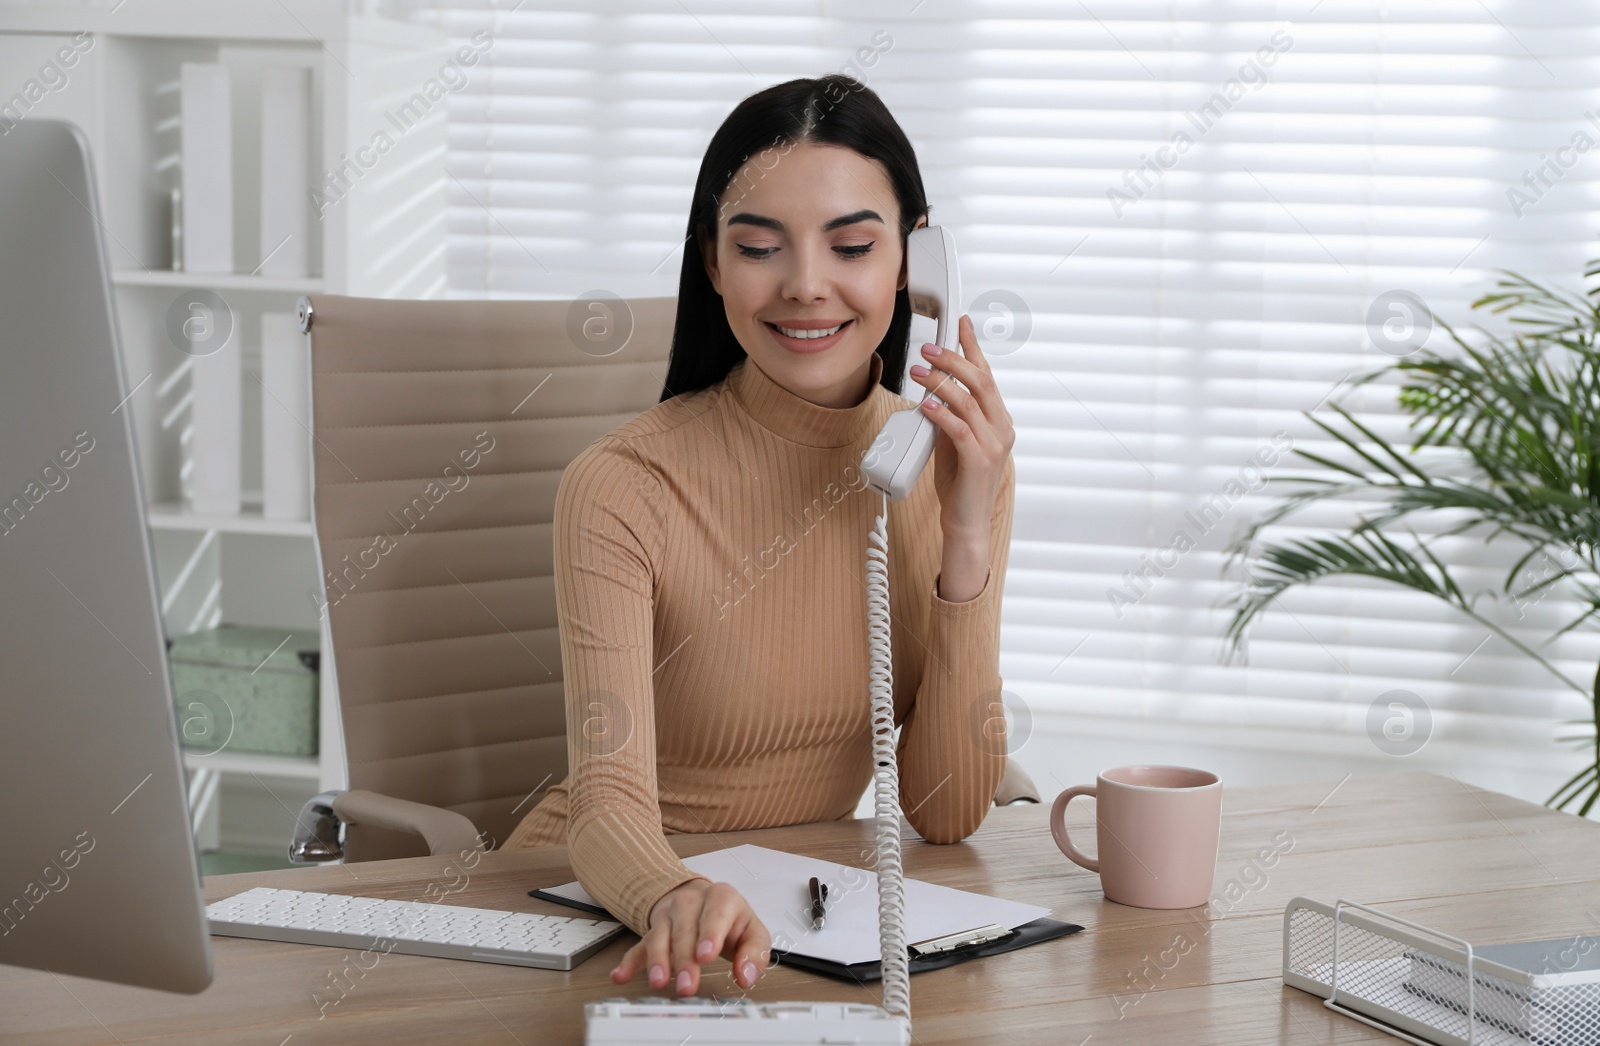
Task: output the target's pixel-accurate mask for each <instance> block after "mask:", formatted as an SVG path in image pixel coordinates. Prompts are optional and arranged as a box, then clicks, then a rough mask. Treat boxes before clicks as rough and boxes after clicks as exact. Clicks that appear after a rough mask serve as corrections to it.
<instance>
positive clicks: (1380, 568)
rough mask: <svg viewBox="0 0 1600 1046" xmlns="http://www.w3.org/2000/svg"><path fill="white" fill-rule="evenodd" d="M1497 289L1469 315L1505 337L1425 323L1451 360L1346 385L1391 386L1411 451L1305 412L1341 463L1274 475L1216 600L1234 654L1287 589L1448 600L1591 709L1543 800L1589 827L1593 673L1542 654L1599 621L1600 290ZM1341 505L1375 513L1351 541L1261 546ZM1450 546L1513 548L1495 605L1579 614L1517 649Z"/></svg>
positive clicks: (1598, 792)
mask: <svg viewBox="0 0 1600 1046" xmlns="http://www.w3.org/2000/svg"><path fill="white" fill-rule="evenodd" d="M1597 273H1600V261H1594V262H1590V263H1589V264H1588V266H1587V267H1586V268H1585V270H1584V276H1585V277H1593V276H1595V275H1596V274H1597ZM1496 287H1497V288H1498V289H1497V290H1496V291H1494V292H1491V293H1489V294H1485V295H1484V296H1483V297H1481V298H1479V299H1478V300H1477V301H1474V302H1473V303H1472V307H1473V308H1474V309H1478V308H1486V309H1488V310H1489V311H1490V312H1493V313H1505V314H1506V318H1507V319H1508V320H1509V331H1508V332H1507V333H1506V334H1504V335H1500V334H1495V333H1491V332H1490V331H1488V330H1485V329H1484V328H1482V327H1477V328H1476V333H1475V335H1474V336H1473V338H1472V340H1471V342H1470V343H1469V341H1468V340H1467V339H1464V338H1463V337H1462V336H1461V335H1460V334H1459V333H1457V331H1455V330H1454V329H1453V328H1451V327H1450V326H1449V325H1448V324H1446V323H1444V321H1443V320H1442V319H1441V318H1440V317H1438V316H1437V315H1434V316H1433V322H1434V323H1435V324H1436V325H1438V327H1439V328H1440V329H1442V330H1443V331H1444V332H1445V333H1446V334H1447V335H1448V340H1449V342H1451V343H1452V345H1453V348H1451V349H1450V350H1449V351H1448V354H1445V353H1436V352H1432V351H1429V350H1426V349H1424V350H1420V351H1417V352H1415V353H1414V354H1410V355H1405V356H1401V357H1399V358H1397V359H1396V360H1394V361H1393V362H1392V363H1390V364H1388V365H1386V366H1384V367H1382V368H1380V369H1378V370H1375V371H1373V372H1371V373H1369V374H1366V375H1364V376H1362V377H1359V378H1356V379H1354V382H1355V383H1357V384H1359V383H1363V382H1370V381H1373V380H1376V379H1379V378H1381V377H1384V376H1386V375H1397V376H1398V378H1399V381H1400V389H1399V402H1400V407H1401V409H1402V411H1403V412H1404V413H1406V414H1408V415H1410V429H1411V431H1412V432H1413V433H1414V439H1413V440H1412V442H1411V446H1410V448H1409V449H1408V450H1407V449H1397V448H1396V447H1395V446H1392V445H1391V444H1390V443H1389V442H1387V441H1386V440H1384V439H1382V438H1380V437H1379V436H1378V435H1376V434H1375V433H1373V432H1372V431H1371V430H1370V429H1369V428H1368V427H1367V426H1365V425H1363V424H1361V422H1359V421H1357V420H1356V418H1355V417H1353V416H1352V415H1351V414H1350V413H1349V412H1348V411H1346V410H1344V409H1343V408H1342V407H1340V406H1339V405H1337V404H1332V405H1331V408H1332V410H1333V412H1334V413H1335V414H1336V415H1338V417H1337V419H1334V420H1328V421H1325V420H1323V419H1322V418H1318V417H1315V416H1313V415H1311V414H1309V413H1308V414H1307V415H1306V416H1307V417H1308V418H1310V420H1311V421H1312V422H1313V423H1314V424H1315V425H1317V426H1318V427H1319V428H1320V429H1322V430H1323V431H1324V432H1326V433H1327V434H1328V435H1329V436H1331V437H1332V438H1333V439H1334V440H1336V441H1337V442H1338V443H1339V444H1340V445H1341V453H1340V454H1339V456H1340V457H1343V458H1346V460H1342V461H1341V460H1335V459H1334V458H1333V457H1328V456H1323V455H1319V454H1316V453H1312V452H1310V451H1304V450H1298V451H1296V453H1297V454H1299V455H1300V456H1301V457H1303V458H1305V459H1307V460H1309V461H1312V462H1315V463H1317V464H1319V465H1322V466H1324V467H1325V468H1327V469H1329V470H1331V472H1327V473H1323V474H1322V475H1317V476H1311V475H1301V476H1286V477H1283V478H1282V479H1279V480H1277V482H1280V483H1288V484H1291V485H1292V486H1293V488H1294V489H1293V490H1292V491H1291V492H1289V493H1288V494H1287V495H1286V496H1285V497H1283V498H1281V499H1279V500H1278V501H1277V502H1276V503H1275V504H1274V505H1273V506H1272V507H1271V508H1270V509H1269V510H1268V511H1267V512H1265V513H1264V514H1263V515H1261V516H1260V517H1259V518H1257V519H1255V520H1254V521H1252V522H1251V523H1250V524H1249V526H1248V527H1247V528H1246V529H1245V531H1244V532H1243V533H1242V534H1241V535H1240V536H1239V537H1238V538H1237V539H1236V540H1235V541H1234V542H1233V543H1232V544H1231V545H1230V546H1229V547H1228V550H1227V551H1228V555H1227V567H1226V568H1225V569H1229V570H1236V569H1237V568H1238V567H1239V566H1240V565H1241V564H1243V565H1245V566H1246V567H1247V572H1246V580H1245V581H1244V583H1243V584H1242V585H1241V586H1240V587H1239V588H1238V589H1237V590H1235V591H1234V592H1232V593H1231V594H1230V595H1229V596H1228V597H1227V598H1226V601H1225V605H1226V606H1227V607H1229V608H1231V609H1232V611H1233V615H1232V617H1231V619H1230V621H1229V623H1228V626H1227V631H1226V639H1227V648H1228V653H1229V654H1230V656H1236V655H1238V654H1240V653H1241V650H1242V645H1243V643H1244V640H1245V638H1246V635H1247V632H1248V629H1249V627H1250V625H1251V622H1253V621H1254V620H1255V619H1256V617H1257V616H1259V615H1260V614H1261V613H1262V612H1263V611H1265V610H1266V609H1267V608H1268V607H1270V606H1271V605H1272V604H1273V602H1274V601H1276V600H1277V599H1278V598H1279V597H1280V596H1281V595H1283V594H1284V593H1285V592H1286V591H1288V590H1289V589H1291V588H1293V587H1294V586H1296V585H1309V584H1313V583H1315V582H1317V581H1320V580H1322V579H1324V578H1331V577H1338V576H1345V577H1364V578H1375V579H1378V580H1381V581H1385V582H1389V583H1392V584H1395V585H1401V586H1404V587H1406V588H1409V589H1413V590H1415V591H1418V592H1425V593H1427V594H1428V595H1430V596H1434V597H1436V598H1438V599H1440V600H1443V601H1444V602H1446V603H1448V604H1450V606H1452V607H1454V608H1455V609H1456V610H1457V611H1459V612H1460V613H1462V614H1464V615H1466V617H1468V618H1470V619H1472V620H1474V621H1476V622H1478V623H1479V624H1481V625H1483V627H1484V628H1486V629H1488V630H1489V631H1490V632H1492V633H1493V634H1495V635H1497V636H1499V637H1500V638H1501V639H1504V640H1505V641H1506V642H1507V643H1509V644H1511V645H1512V646H1513V647H1515V648H1516V649H1518V650H1520V651H1521V652H1522V653H1524V654H1526V655H1527V656H1529V657H1531V658H1533V659H1534V660H1535V661H1537V662H1538V663H1539V664H1540V665H1542V666H1544V668H1545V669H1547V670H1549V672H1550V673H1551V674H1552V675H1554V676H1555V678H1557V679H1558V680H1560V681H1561V683H1562V684H1563V685H1565V686H1568V687H1570V688H1572V689H1573V690H1576V691H1577V692H1578V693H1580V694H1583V695H1584V696H1585V697H1586V698H1588V699H1589V700H1590V701H1591V702H1592V706H1591V707H1592V709H1593V711H1592V714H1591V716H1590V719H1589V720H1573V721H1569V722H1570V723H1572V724H1576V725H1578V726H1579V730H1578V731H1577V732H1576V733H1574V734H1571V735H1569V736H1566V737H1563V738H1561V739H1560V740H1562V741H1569V742H1579V743H1582V744H1584V745H1585V746H1587V747H1588V749H1589V754H1590V755H1591V756H1592V758H1591V759H1590V765H1589V766H1588V767H1587V768H1586V769H1584V770H1582V771H1580V772H1579V773H1578V774H1576V775H1574V776H1573V777H1572V778H1571V779H1570V780H1568V781H1567V782H1566V783H1565V784H1563V785H1562V786H1561V787H1560V788H1558V789H1557V790H1556V791H1555V792H1554V793H1553V794H1552V795H1551V796H1550V798H1549V799H1547V800H1546V804H1547V805H1551V806H1554V807H1555V808H1556V809H1558V810H1559V809H1565V808H1566V807H1567V806H1568V804H1570V803H1572V802H1574V801H1579V802H1580V806H1579V809H1578V813H1579V814H1580V815H1584V816H1587V815H1588V813H1589V811H1590V809H1591V808H1592V807H1593V806H1594V805H1595V802H1596V800H1597V798H1600V702H1597V701H1596V699H1597V697H1600V693H1597V689H1600V670H1597V672H1596V674H1595V678H1594V679H1593V681H1592V682H1590V683H1589V685H1588V686H1583V685H1580V684H1579V683H1578V682H1575V681H1574V680H1572V679H1571V678H1569V677H1568V676H1567V675H1566V674H1565V673H1563V672H1561V671H1560V670H1558V669H1557V668H1556V666H1555V665H1553V664H1552V663H1551V662H1550V660H1549V659H1547V658H1546V657H1545V655H1544V654H1542V653H1541V652H1540V649H1539V648H1541V647H1546V646H1547V645H1548V643H1549V642H1551V641H1553V640H1555V639H1556V638H1557V637H1559V636H1561V635H1563V634H1565V633H1566V632H1569V631H1571V630H1573V629H1575V628H1578V627H1579V626H1581V625H1585V624H1586V623H1587V624H1590V625H1591V626H1592V624H1593V623H1594V622H1595V621H1596V620H1600V619H1597V618H1596V615H1597V614H1600V586H1597V581H1600V569H1597V560H1596V556H1597V548H1600V346H1597V344H1596V342H1597V338H1600V287H1595V288H1592V289H1591V290H1589V291H1588V293H1587V294H1586V295H1584V294H1576V293H1573V292H1571V291H1567V290H1563V289H1559V288H1550V287H1545V286H1542V285H1540V284H1538V283H1535V282H1534V281H1532V280H1529V279H1526V278H1524V277H1522V276H1519V275H1517V274H1516V273H1512V272H1502V274H1501V278H1500V279H1499V280H1498V281H1497V283H1496ZM1457 350H1459V351H1457ZM1342 451H1348V452H1349V453H1348V454H1344V453H1342ZM1340 498H1352V499H1356V500H1359V501H1361V502H1363V503H1366V504H1368V505H1375V506H1376V508H1374V509H1372V510H1370V511H1364V512H1363V513H1362V514H1360V515H1359V516H1358V519H1357V522H1356V523H1355V524H1354V525H1353V526H1352V527H1351V528H1350V529H1349V530H1348V532H1345V533H1335V534H1330V535H1326V536H1321V537H1310V538H1298V539H1293V540H1288V541H1282V542H1270V541H1263V540H1262V532H1263V531H1264V530H1265V529H1266V528H1268V527H1270V526H1272V525H1273V524H1276V523H1279V522H1280V521H1282V520H1284V519H1285V518H1286V517H1288V516H1290V515H1292V514H1294V513H1296V512H1298V511H1300V510H1301V509H1303V508H1305V507H1306V506H1308V505H1311V504H1313V503H1316V502H1321V501H1325V500H1329V499H1340ZM1429 514H1438V515H1435V516H1433V518H1434V519H1435V520H1440V521H1442V524H1441V526H1440V527H1439V529H1437V530H1436V531H1435V532H1434V533H1433V534H1432V535H1431V536H1430V537H1428V538H1423V537H1419V536H1418V535H1417V533H1416V531H1415V529H1414V528H1413V527H1411V526H1410V525H1409V524H1410V523H1411V521H1412V520H1413V519H1422V518H1425V517H1427V516H1428V515H1429ZM1454 535H1471V536H1481V537H1482V538H1483V539H1484V540H1485V541H1493V542H1511V543H1513V547H1514V548H1516V549H1517V550H1518V551H1519V552H1520V553H1521V554H1520V555H1519V556H1518V558H1517V560H1516V562H1515V564H1514V565H1513V566H1512V567H1511V568H1510V570H1508V571H1507V573H1506V574H1505V577H1504V580H1503V581H1502V582H1501V583H1500V584H1499V585H1498V587H1497V588H1495V589H1493V590H1491V591H1490V592H1489V593H1488V594H1489V595H1491V597H1492V598H1495V599H1498V598H1500V597H1501V596H1505V597H1509V598H1511V599H1514V600H1517V601H1518V602H1519V604H1526V603H1528V602H1532V601H1534V600H1537V599H1542V598H1543V597H1544V595H1545V594H1547V593H1548V592H1551V591H1561V592H1563V593H1565V594H1570V595H1571V596H1572V597H1573V598H1574V599H1575V603H1576V606H1577V611H1576V613H1575V614H1574V615H1573V616H1572V617H1571V619H1570V620H1567V621H1565V622H1564V623H1563V624H1562V625H1561V626H1560V627H1559V628H1558V629H1556V630H1555V631H1554V632H1552V634H1551V635H1550V636H1549V637H1548V638H1547V639H1546V640H1545V641H1544V642H1542V643H1536V644H1535V645H1531V646H1530V645H1528V644H1527V643H1524V642H1523V641H1522V640H1521V639H1519V638H1518V637H1517V636H1516V635H1513V634H1512V633H1511V632H1510V631H1508V630H1507V628H1504V627H1502V626H1501V625H1500V624H1498V623H1496V622H1495V621H1494V620H1492V619H1491V618H1490V617H1489V616H1486V615H1485V614H1484V613H1482V612H1481V611H1480V609H1479V608H1478V606H1477V604H1478V600H1479V596H1481V595H1483V594H1484V593H1482V592H1480V593H1475V594H1473V595H1469V594H1468V593H1467V592H1466V591H1465V590H1464V589H1463V588H1462V586H1461V585H1460V584H1458V583H1457V580H1456V578H1455V576H1453V574H1452V571H1451V567H1450V565H1449V564H1447V563H1446V562H1444V561H1443V559H1442V558H1441V557H1440V556H1439V555H1437V554H1436V553H1435V550H1434V548H1433V547H1432V546H1433V545H1434V544H1435V543H1436V542H1437V541H1438V540H1439V539H1440V538H1444V537H1450V536H1454ZM1558 586H1559V587H1558Z"/></svg>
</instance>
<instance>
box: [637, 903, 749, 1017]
mask: <svg viewBox="0 0 1600 1046" xmlns="http://www.w3.org/2000/svg"><path fill="white" fill-rule="evenodd" d="M771 950H772V936H771V934H769V933H768V932H767V928H766V926H765V925H764V924H763V923H762V922H761V920H760V919H758V918H756V915H755V912H754V911H752V910H751V908H750V905H749V902H747V901H746V900H745V899H744V897H743V896H742V895H740V893H739V891H738V890H737V889H735V888H734V887H733V886H730V885H729V884H727V883H713V884H712V885H711V886H710V887H709V888H708V889H705V890H703V891H699V892H694V891H691V892H689V893H688V894H686V895H685V896H683V897H681V898H673V900H672V902H671V904H670V906H668V907H667V908H665V909H664V910H663V912H662V913H661V914H659V915H657V916H656V922H655V923H654V924H653V925H651V927H650V929H649V931H648V932H647V933H646V934H645V935H644V937H643V938H641V939H640V941H639V943H637V944H635V945H634V946H633V947H631V948H629V949H628V950H627V951H626V952H624V953H623V956H622V961H621V962H619V963H617V965H616V968H615V969H613V970H612V971H611V980H612V981H613V982H614V983H616V984H624V983H626V982H627V981H629V980H631V979H632V978H633V975H634V974H635V973H637V972H638V971H639V970H640V969H641V968H643V969H645V970H647V971H648V980H649V982H650V987H651V988H653V989H655V990H657V991H660V990H662V989H665V988H666V987H667V986H669V985H671V986H673V987H674V988H675V989H676V991H677V993H678V994H679V995H692V994H694V993H695V992H696V991H698V990H699V987H700V964H701V963H704V962H708V961H710V960H711V959H714V958H716V957H717V956H719V955H723V956H726V957H727V958H728V959H729V960H730V961H731V962H732V963H733V970H732V974H733V978H734V980H735V982H736V983H738V984H739V986H740V987H742V988H749V987H751V986H752V985H754V984H755V982H756V980H757V979H758V978H759V977H760V975H761V971H762V970H764V969H766V968H767V966H768V965H770V963H771Z"/></svg>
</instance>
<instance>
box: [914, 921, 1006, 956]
mask: <svg viewBox="0 0 1600 1046" xmlns="http://www.w3.org/2000/svg"><path fill="white" fill-rule="evenodd" d="M1015 932H1016V931H1015V930H1009V929H1007V928H1006V927H1004V926H1001V925H1000V924H999V923H989V924H988V925H986V926H979V927H977V928H976V929H973V930H963V931H961V932H960V933H950V934H946V935H944V936H943V937H930V938H929V939H928V940H926V941H919V942H917V943H916V944H908V945H906V951H908V952H910V953H911V958H913V959H920V958H923V957H924V956H928V955H941V954H943V953H944V952H950V951H955V950H956V949H957V948H964V947H966V946H967V945H972V944H985V943H987V942H989V941H997V940H999V939H1000V938H1002V937H1009V936H1011V935H1012V934H1013V933H1015Z"/></svg>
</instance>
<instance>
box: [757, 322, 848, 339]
mask: <svg viewBox="0 0 1600 1046" xmlns="http://www.w3.org/2000/svg"><path fill="white" fill-rule="evenodd" d="M773 326H774V327H775V328H777V330H778V331H779V332H780V333H782V334H785V335H788V336H789V337H791V338H800V339H806V340H809V339H811V338H826V337H828V336H829V335H832V334H837V333H838V332H839V331H840V330H842V329H843V328H844V324H843V323H841V324H838V325H837V326H833V327H829V328H828V329H827V330H814V331H797V330H790V329H789V328H788V327H779V326H778V325H777V324H773Z"/></svg>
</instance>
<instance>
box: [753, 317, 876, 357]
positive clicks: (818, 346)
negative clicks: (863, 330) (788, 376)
mask: <svg viewBox="0 0 1600 1046" xmlns="http://www.w3.org/2000/svg"><path fill="white" fill-rule="evenodd" d="M854 322H855V320H845V321H844V325H843V326H841V327H840V328H839V329H838V330H836V331H834V332H833V333H832V334H830V335H828V336H827V337H826V338H791V337H789V336H788V335H787V334H785V333H783V332H782V331H780V330H779V329H778V328H777V327H776V326H774V325H773V324H771V323H768V324H767V325H766V327H767V330H768V331H769V332H770V333H771V334H772V340H773V341H775V342H777V343H778V344H779V345H782V346H783V347H784V348H786V349H788V350H789V351H790V352H821V351H822V350H823V349H827V348H832V347H833V346H834V345H836V344H838V341H839V339H840V338H842V337H844V335H845V332H846V331H848V330H849V329H850V325H851V324H852V323H854Z"/></svg>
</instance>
